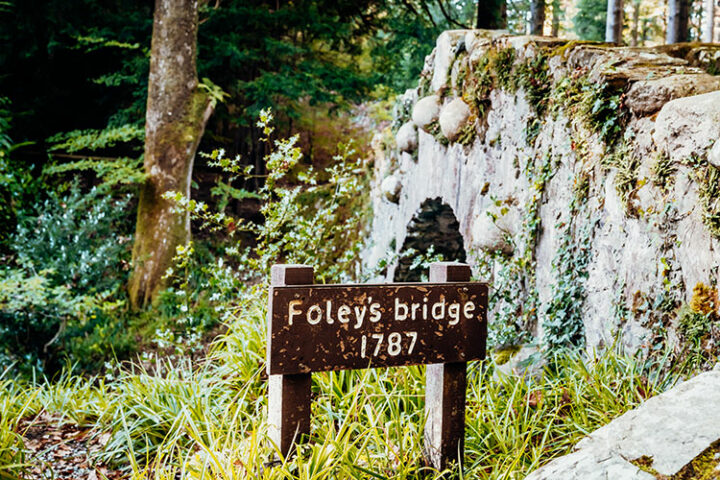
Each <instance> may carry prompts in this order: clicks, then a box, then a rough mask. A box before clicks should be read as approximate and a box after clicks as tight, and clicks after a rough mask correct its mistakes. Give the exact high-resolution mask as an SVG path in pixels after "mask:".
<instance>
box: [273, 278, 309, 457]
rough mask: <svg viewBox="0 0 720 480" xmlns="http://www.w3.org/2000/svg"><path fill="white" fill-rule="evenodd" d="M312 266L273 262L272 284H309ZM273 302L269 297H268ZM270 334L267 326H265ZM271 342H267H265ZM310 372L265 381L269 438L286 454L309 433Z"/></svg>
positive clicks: (279, 376) (278, 376) (274, 377)
mask: <svg viewBox="0 0 720 480" xmlns="http://www.w3.org/2000/svg"><path fill="white" fill-rule="evenodd" d="M313 283H314V272H313V268H312V267H309V266H306V265H273V266H272V269H271V284H272V285H273V286H286V285H312V284H313ZM270 301H271V302H272V299H270ZM268 335H270V329H268ZM269 344H270V343H269V342H268V345H269ZM310 385H311V374H309V373H302V374H294V375H270V376H269V381H268V426H269V432H268V433H269V436H270V440H271V441H272V442H273V443H274V444H275V445H276V446H277V448H278V449H279V451H280V453H281V454H282V455H283V456H284V457H287V456H288V455H290V454H291V453H292V451H293V448H294V446H295V444H296V443H301V442H304V441H306V439H307V437H309V435H310Z"/></svg>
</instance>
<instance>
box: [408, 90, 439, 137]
mask: <svg viewBox="0 0 720 480" xmlns="http://www.w3.org/2000/svg"><path fill="white" fill-rule="evenodd" d="M439 116H440V97H438V96H437V95H429V96H427V97H423V98H421V99H420V100H418V102H417V103H416V104H415V108H413V112H412V120H413V123H415V125H416V126H417V127H418V128H422V129H423V130H425V129H426V128H427V126H428V125H430V124H431V123H433V122H434V121H436V120H437V119H438V117H439Z"/></svg>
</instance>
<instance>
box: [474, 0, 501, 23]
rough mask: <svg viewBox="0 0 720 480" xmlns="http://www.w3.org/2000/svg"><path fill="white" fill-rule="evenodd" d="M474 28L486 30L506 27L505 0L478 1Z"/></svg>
mask: <svg viewBox="0 0 720 480" xmlns="http://www.w3.org/2000/svg"><path fill="white" fill-rule="evenodd" d="M475 28H484V29H488V30H498V29H504V28H507V5H506V4H505V0H480V1H479V2H478V10H477V22H476V23H475Z"/></svg>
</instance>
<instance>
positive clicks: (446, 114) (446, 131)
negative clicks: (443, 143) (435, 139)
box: [440, 98, 470, 142]
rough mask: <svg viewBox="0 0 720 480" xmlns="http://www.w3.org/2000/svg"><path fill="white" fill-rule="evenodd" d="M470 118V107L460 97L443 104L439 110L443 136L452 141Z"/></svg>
mask: <svg viewBox="0 0 720 480" xmlns="http://www.w3.org/2000/svg"><path fill="white" fill-rule="evenodd" d="M469 118H470V107H468V106H467V104H466V103H465V102H463V100H462V98H456V99H454V100H453V101H452V102H450V103H448V104H447V105H445V106H444V107H443V109H442V111H441V112H440V131H441V132H442V134H443V135H445V138H447V139H448V140H450V141H451V142H454V141H455V140H456V139H457V137H458V135H459V134H460V132H461V131H462V129H463V127H464V126H465V125H466V124H467V122H468V119H469Z"/></svg>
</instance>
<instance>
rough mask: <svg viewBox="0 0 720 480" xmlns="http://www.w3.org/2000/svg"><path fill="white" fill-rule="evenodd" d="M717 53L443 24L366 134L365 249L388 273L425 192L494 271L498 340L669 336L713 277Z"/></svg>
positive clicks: (718, 178)
mask: <svg viewBox="0 0 720 480" xmlns="http://www.w3.org/2000/svg"><path fill="white" fill-rule="evenodd" d="M718 65H720V47H717V48H715V47H712V46H709V45H691V44H686V45H677V46H672V47H662V48H656V49H649V48H620V47H610V46H607V45H601V44H589V43H579V42H567V41H561V40H558V39H552V38H547V37H529V36H524V37H511V36H507V35H505V34H503V33H502V32H493V31H478V30H474V31H448V32H445V33H443V34H442V35H441V36H440V37H439V38H438V40H437V47H436V49H435V50H434V51H433V52H432V53H431V54H430V55H429V56H428V57H427V59H426V63H425V69H424V70H423V72H422V74H421V78H420V81H419V84H418V87H417V88H415V89H412V90H408V91H407V92H406V93H405V95H404V96H402V98H401V99H400V100H399V102H398V107H397V108H396V115H395V116H396V123H395V128H393V130H392V132H383V133H381V134H378V136H377V137H376V140H375V142H374V148H375V150H376V165H375V179H374V182H373V193H372V198H373V207H374V219H373V225H372V230H371V233H370V238H369V243H368V245H369V246H368V247H367V249H366V251H365V252H364V261H365V263H366V264H367V265H368V266H369V267H375V266H377V265H378V264H383V263H384V262H387V263H388V264H389V268H387V269H386V270H385V271H383V272H382V274H381V276H382V277H384V279H387V280H392V279H393V277H394V275H395V269H396V267H397V265H398V263H402V258H401V259H400V260H398V258H399V257H402V254H403V251H404V250H405V249H406V248H407V246H406V245H405V244H406V236H407V234H408V227H409V226H411V225H413V223H414V222H416V221H417V218H418V211H419V210H420V206H421V205H422V204H423V202H426V201H428V200H434V199H439V200H438V201H439V202H440V203H442V204H445V205H447V206H448V207H450V208H451V209H452V212H453V213H454V215H455V218H456V219H457V225H456V227H455V228H457V230H458V231H459V233H460V235H461V236H462V240H463V243H464V245H463V246H462V248H463V249H464V252H465V253H466V257H467V261H468V262H469V263H470V264H471V265H473V267H474V270H475V272H476V273H477V275H478V276H479V277H480V278H484V279H487V280H489V281H491V282H492V283H493V287H494V298H493V313H492V314H491V329H492V331H493V333H492V337H493V341H494V342H495V344H496V345H503V344H511V343H518V342H522V341H527V340H529V339H530V335H528V334H525V333H523V332H529V334H531V335H532V336H536V337H537V338H540V339H541V340H542V343H543V344H545V345H550V346H558V345H560V346H561V345H563V344H570V343H575V344H583V343H585V344H586V345H587V346H588V347H597V346H604V345H608V344H611V343H612V342H614V341H615V339H616V338H621V339H622V341H623V342H624V343H625V344H626V345H627V346H628V347H630V348H632V349H635V348H638V347H645V348H656V349H659V348H660V347H661V346H662V345H663V344H665V343H668V342H669V343H671V344H672V343H677V342H676V340H677V339H676V334H675V332H676V329H677V328H676V327H677V322H678V312H680V311H681V309H682V308H683V306H684V305H686V304H687V303H688V302H690V300H691V298H692V295H693V289H694V288H696V286H698V285H699V284H704V285H707V286H709V287H710V290H711V292H712V289H713V288H714V285H715V284H716V283H717V281H718V279H719V278H718V275H719V272H718V266H719V265H720V243H719V241H718V236H719V235H720V170H718V169H716V167H720V142H717V143H715V140H716V139H717V138H718V137H720V77H718V76H715V75H713V73H717V72H718ZM713 145H715V147H713ZM446 223H447V222H446ZM426 229H427V227H426ZM414 235H415V236H417V234H414ZM436 237H437V236H436ZM413 242H415V244H417V243H418V242H417V239H415V240H413ZM431 243H435V244H436V245H437V244H439V243H441V241H440V240H438V239H437V238H434V239H433V240H432V241H431ZM416 250H422V248H416ZM697 288H700V287H697ZM696 290H697V289H696ZM706 290H707V289H706Z"/></svg>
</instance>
